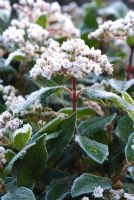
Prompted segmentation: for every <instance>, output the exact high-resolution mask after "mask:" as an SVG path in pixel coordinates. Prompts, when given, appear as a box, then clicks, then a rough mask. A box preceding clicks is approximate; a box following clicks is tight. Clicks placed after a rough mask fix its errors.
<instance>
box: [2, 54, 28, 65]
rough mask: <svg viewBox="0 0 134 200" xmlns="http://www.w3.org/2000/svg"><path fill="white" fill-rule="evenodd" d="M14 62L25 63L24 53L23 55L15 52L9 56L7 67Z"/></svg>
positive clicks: (6, 62)
mask: <svg viewBox="0 0 134 200" xmlns="http://www.w3.org/2000/svg"><path fill="white" fill-rule="evenodd" d="M13 60H17V61H25V60H26V56H25V54H24V53H21V52H19V51H14V52H12V53H10V54H9V56H8V58H7V59H6V61H5V65H9V64H10V63H11V61H13Z"/></svg>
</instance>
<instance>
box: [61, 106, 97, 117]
mask: <svg viewBox="0 0 134 200" xmlns="http://www.w3.org/2000/svg"><path fill="white" fill-rule="evenodd" d="M59 112H60V113H64V114H68V115H71V114H72V113H73V110H72V108H70V107H68V108H62V109H61V110H59ZM89 115H97V113H96V112H95V111H94V110H93V108H89V107H88V108H87V107H85V108H77V118H82V117H87V116H89Z"/></svg>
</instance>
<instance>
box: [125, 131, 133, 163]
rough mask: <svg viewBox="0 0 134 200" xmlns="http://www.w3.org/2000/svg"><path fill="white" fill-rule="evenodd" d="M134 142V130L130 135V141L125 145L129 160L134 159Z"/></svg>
mask: <svg viewBox="0 0 134 200" xmlns="http://www.w3.org/2000/svg"><path fill="white" fill-rule="evenodd" d="M133 144H134V132H133V133H132V134H131V135H130V136H129V138H128V143H127V145H126V147H125V156H126V159H127V161H128V162H133V161H134V150H133V149H132V145H133Z"/></svg>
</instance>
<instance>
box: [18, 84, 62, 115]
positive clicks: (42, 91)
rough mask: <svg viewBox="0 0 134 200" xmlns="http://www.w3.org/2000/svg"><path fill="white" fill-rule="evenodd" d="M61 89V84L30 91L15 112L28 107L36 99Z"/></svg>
mask: <svg viewBox="0 0 134 200" xmlns="http://www.w3.org/2000/svg"><path fill="white" fill-rule="evenodd" d="M62 90H63V87H62V86H56V87H50V88H49V87H46V88H41V89H40V90H38V91H36V92H33V93H31V94H30V95H29V96H28V98H27V100H26V101H25V102H24V103H22V104H21V106H19V108H18V109H17V112H21V111H23V110H26V109H28V108H29V107H30V106H31V105H32V104H33V103H34V102H35V101H36V100H37V99H40V98H42V97H43V98H47V97H48V96H50V95H52V94H54V93H59V92H61V91H62Z"/></svg>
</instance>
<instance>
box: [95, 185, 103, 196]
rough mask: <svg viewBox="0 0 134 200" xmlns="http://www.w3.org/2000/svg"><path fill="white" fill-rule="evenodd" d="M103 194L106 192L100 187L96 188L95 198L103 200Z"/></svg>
mask: <svg viewBox="0 0 134 200" xmlns="http://www.w3.org/2000/svg"><path fill="white" fill-rule="evenodd" d="M103 192H104V190H103V188H102V187H100V186H98V187H96V188H95V189H94V191H93V196H94V197H95V198H102V197H103Z"/></svg>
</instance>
